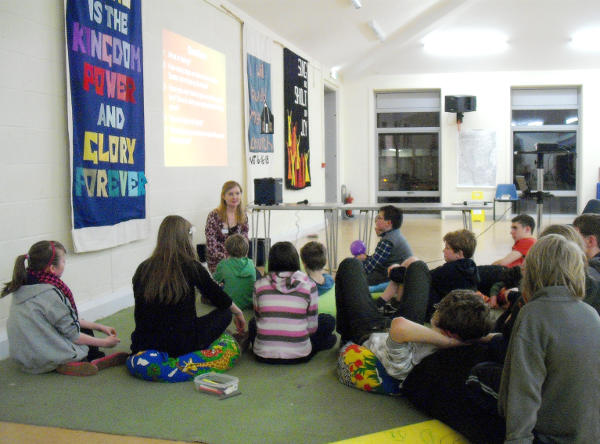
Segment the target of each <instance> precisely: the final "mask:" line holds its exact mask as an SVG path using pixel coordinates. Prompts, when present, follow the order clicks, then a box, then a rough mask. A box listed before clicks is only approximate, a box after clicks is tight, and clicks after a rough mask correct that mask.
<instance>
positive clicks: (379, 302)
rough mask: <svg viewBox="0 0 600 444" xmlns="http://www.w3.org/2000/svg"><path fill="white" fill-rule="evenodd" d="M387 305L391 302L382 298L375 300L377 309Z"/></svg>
mask: <svg viewBox="0 0 600 444" xmlns="http://www.w3.org/2000/svg"><path fill="white" fill-rule="evenodd" d="M387 303H389V301H386V300H385V299H383V298H382V297H379V298H377V299H375V305H377V308H381V307H383V306H385V305H386V304H387Z"/></svg>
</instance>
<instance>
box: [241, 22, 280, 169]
mask: <svg viewBox="0 0 600 444" xmlns="http://www.w3.org/2000/svg"><path fill="white" fill-rule="evenodd" d="M272 43H273V41H272V40H271V39H270V38H268V37H266V36H265V35H264V34H261V33H260V32H258V31H256V30H254V29H252V28H251V27H249V26H248V25H247V24H244V63H245V69H244V74H245V76H244V77H245V79H244V80H245V82H244V83H245V85H246V100H245V106H246V134H247V135H248V137H247V140H246V153H247V158H248V170H249V171H250V170H252V171H253V172H256V173H257V174H256V175H257V176H264V175H265V174H267V170H268V169H269V168H267V167H268V166H270V165H271V163H272V159H271V157H272V154H273V134H264V133H262V132H261V116H262V115H263V114H264V112H265V108H266V109H267V110H268V111H269V112H271V110H272V109H273V108H272V104H271V63H270V62H271V47H272ZM250 176H254V174H250ZM249 179H252V177H249Z"/></svg>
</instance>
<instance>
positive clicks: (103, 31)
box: [65, 0, 149, 252]
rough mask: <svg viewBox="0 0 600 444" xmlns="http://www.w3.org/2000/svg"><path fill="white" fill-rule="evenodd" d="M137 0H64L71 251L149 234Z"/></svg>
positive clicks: (88, 248)
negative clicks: (69, 153)
mask: <svg viewBox="0 0 600 444" xmlns="http://www.w3.org/2000/svg"><path fill="white" fill-rule="evenodd" d="M141 15H142V14H141V1H140V0H115V1H100V0H79V1H75V0H66V2H65V30H66V32H65V38H66V51H67V89H68V93H67V101H68V112H69V119H68V124H69V139H70V147H71V202H72V212H73V214H72V216H73V241H74V246H75V251H78V252H81V251H92V250H99V249H103V248H109V247H113V246H115V245H119V244H123V243H126V242H131V241H133V240H137V239H141V238H144V237H147V236H148V231H149V229H148V222H147V220H146V182H147V180H146V174H145V163H146V162H145V139H144V79H143V69H142V67H143V51H142V18H141Z"/></svg>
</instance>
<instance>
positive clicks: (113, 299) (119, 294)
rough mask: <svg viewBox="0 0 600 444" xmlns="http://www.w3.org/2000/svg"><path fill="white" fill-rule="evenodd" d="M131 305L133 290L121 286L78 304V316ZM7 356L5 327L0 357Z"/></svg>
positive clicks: (95, 316) (94, 316)
mask: <svg viewBox="0 0 600 444" xmlns="http://www.w3.org/2000/svg"><path fill="white" fill-rule="evenodd" d="M132 305H133V290H132V289H131V288H122V289H120V290H117V291H116V292H114V293H111V294H108V295H106V296H105V297H102V298H99V299H97V300H94V301H90V302H87V303H84V304H81V305H79V304H78V307H77V309H78V310H79V316H80V317H82V318H83V319H87V320H88V321H95V320H97V319H100V318H103V317H106V316H110V315H111V314H113V313H116V312H117V311H119V310H122V309H124V308H127V307H131V306H132ZM6 358H8V338H7V336H6V328H3V329H2V331H0V359H6Z"/></svg>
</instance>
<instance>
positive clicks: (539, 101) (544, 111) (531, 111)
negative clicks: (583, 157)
mask: <svg viewBox="0 0 600 444" xmlns="http://www.w3.org/2000/svg"><path fill="white" fill-rule="evenodd" d="M511 96H512V122H511V125H512V139H513V179H514V176H524V177H525V181H526V182H527V186H528V188H529V189H531V190H534V191H536V190H538V189H540V184H538V171H537V169H538V167H542V168H543V176H542V177H543V184H541V185H542V187H543V188H542V189H543V190H544V191H548V192H550V193H552V195H553V196H554V197H552V198H549V199H545V200H544V213H554V214H575V213H577V191H576V189H577V183H576V171H577V135H578V130H579V106H578V103H579V99H578V97H579V93H578V89H577V88H547V89H543V88H540V89H513V91H512V94H511ZM537 144H549V146H550V147H553V148H554V149H555V150H556V151H555V152H553V153H551V154H544V156H543V161H544V163H543V165H538V156H537V155H536V154H532V152H533V151H535V150H536V147H537ZM521 211H523V212H527V213H533V212H535V211H536V201H535V200H534V199H528V200H524V201H523V202H522V203H521Z"/></svg>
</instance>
